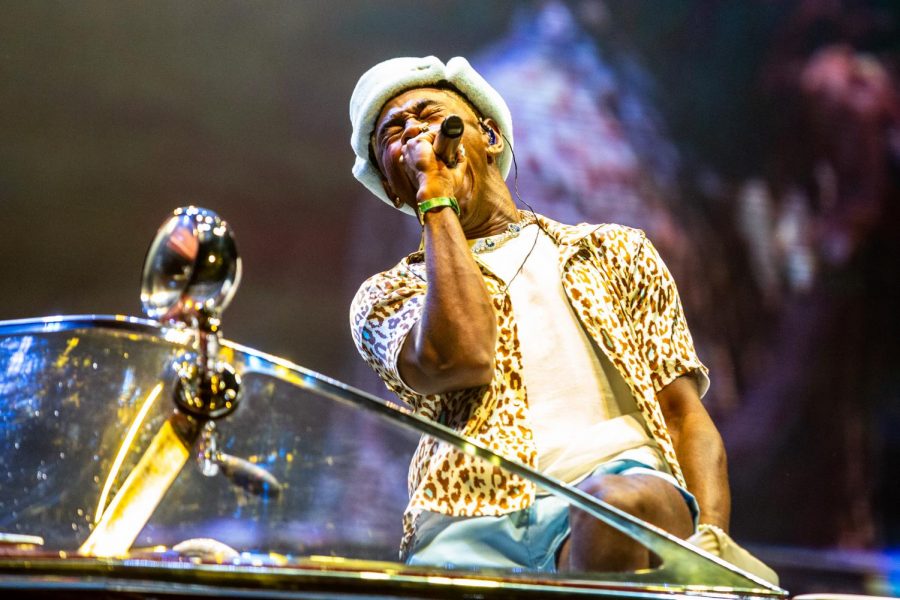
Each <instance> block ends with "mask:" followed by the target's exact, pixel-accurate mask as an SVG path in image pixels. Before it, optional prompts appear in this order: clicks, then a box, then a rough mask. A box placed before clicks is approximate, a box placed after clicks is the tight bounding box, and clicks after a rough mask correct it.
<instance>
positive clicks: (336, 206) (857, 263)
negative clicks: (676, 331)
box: [0, 0, 900, 590]
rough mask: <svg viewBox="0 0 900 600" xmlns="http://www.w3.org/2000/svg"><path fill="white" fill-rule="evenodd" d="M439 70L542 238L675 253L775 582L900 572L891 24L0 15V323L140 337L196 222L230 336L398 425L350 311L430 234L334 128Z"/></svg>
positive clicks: (569, 12)
mask: <svg viewBox="0 0 900 600" xmlns="http://www.w3.org/2000/svg"><path fill="white" fill-rule="evenodd" d="M426 54H435V55H437V56H439V57H441V58H443V59H447V58H449V57H451V56H454V55H458V54H460V55H465V56H467V57H469V58H470V60H471V61H472V62H473V64H474V65H475V66H476V68H478V69H479V70H480V71H481V72H482V73H483V74H484V75H485V76H486V77H487V78H488V80H490V81H491V82H492V83H494V84H495V85H496V87H497V88H498V89H499V90H500V91H501V93H502V94H503V95H504V96H505V97H506V99H507V100H508V102H509V104H510V107H511V109H512V113H513V120H514V126H515V137H516V155H517V158H518V164H519V169H520V172H519V174H518V187H519V190H520V192H521V195H522V198H523V199H525V200H526V201H527V202H529V203H530V204H531V205H533V206H534V208H535V209H536V210H538V211H539V212H543V213H545V214H547V215H548V216H551V217H553V218H556V219H559V220H563V221H569V222H578V221H591V222H606V221H611V222H619V223H623V224H627V225H631V226H635V227H640V228H643V229H645V230H646V231H647V232H648V234H649V235H650V237H651V239H653V240H654V242H655V243H656V245H657V246H658V247H659V249H660V251H661V253H662V254H663V256H664V258H665V259H666V260H667V262H668V264H669V266H670V268H671V270H672V271H673V272H674V274H675V277H676V279H677V281H678V283H679V288H680V291H681V294H682V299H683V302H684V304H685V309H686V311H687V315H688V320H689V322H690V325H691V328H692V331H693V334H694V339H695V342H696V343H697V346H698V348H699V351H700V354H701V357H702V358H703V359H704V360H705V362H706V363H707V365H708V366H709V367H710V369H711V371H712V381H713V385H712V388H711V390H710V392H709V394H708V396H707V397H706V402H707V406H708V408H709V410H710V412H711V413H712V414H713V416H714V418H715V419H716V420H717V422H718V424H719V426H720V428H721V430H722V433H723V436H724V438H725V442H726V445H727V447H728V450H729V458H730V473H731V481H732V486H733V492H734V525H733V530H734V531H733V532H734V534H735V537H736V538H737V539H739V540H740V541H743V542H746V543H747V544H748V545H749V546H751V547H753V548H754V549H757V550H758V551H759V552H760V554H761V555H763V556H764V557H766V558H768V559H769V560H771V561H772V562H774V563H776V564H780V565H782V568H785V569H788V568H790V565H794V566H797V565H801V566H802V565H804V564H805V565H807V566H811V565H818V566H819V567H822V568H827V569H831V570H832V571H835V572H837V571H841V570H843V572H857V571H858V572H864V571H865V570H866V566H867V565H872V564H876V563H879V564H883V563H884V561H888V562H889V563H892V564H894V565H895V567H896V563H897V561H900V481H898V479H900V477H898V475H900V472H898V471H900V352H898V350H897V349H896V347H895V344H896V341H895V340H897V339H900V316H898V307H900V285H898V281H897V279H898V275H900V267H898V265H900V225H898V217H900V206H898V201H900V188H898V185H900V170H898V169H900V100H898V82H900V75H898V73H900V71H898V67H900V7H898V5H897V4H896V3H894V2H891V1H890V0H882V1H874V0H873V1H869V2H861V1H849V0H847V1H840V0H790V1H787V0H786V1H782V2H776V1H762V0H758V1H747V2H737V1H733V2H721V1H716V0H683V1H677V2H669V1H665V0H658V1H651V0H642V1H632V0H618V1H612V0H608V1H605V2H604V1H597V0H594V1H580V2H561V1H556V2H483V1H481V0H466V1H455V2H431V1H422V0H409V1H393V2H369V1H362V0H341V2H339V3H320V2H300V1H296V2H273V1H266V2H235V1H229V2H209V1H195V2H175V1H171V2H153V3H150V2H146V3H144V2H130V3H121V2H113V1H85V2H55V1H37V2H7V3H4V6H3V9H2V17H0V319H13V318H21V317H28V316H44V315H50V314H77V313H125V314H138V313H139V299H138V295H139V277H140V270H141V266H142V261H143V257H144V252H145V250H146V248H147V245H148V244H149V242H150V240H151V238H152V236H153V234H154V232H155V231H156V228H157V227H158V226H159V224H160V223H161V222H162V221H163V219H165V218H166V217H167V215H168V214H169V212H170V211H171V210H172V209H174V208H175V207H177V206H182V205H186V204H197V205H201V206H204V207H207V208H211V209H213V210H216V211H218V212H219V213H220V214H221V215H222V216H223V217H224V218H226V219H227V220H228V221H229V222H230V223H231V224H232V226H233V227H234V229H235V231H236V235H237V241H238V246H239V250H240V252H241V255H242V257H243V260H244V267H245V277H244V280H243V284H242V287H241V289H240V290H239V291H238V294H237V296H236V299H235V301H234V303H233V304H232V307H231V308H230V309H229V310H228V311H227V312H226V314H225V319H224V331H225V334H226V336H227V337H229V338H230V339H233V340H235V341H238V342H241V343H244V344H247V345H250V346H253V347H256V348H258V349H261V350H263V351H266V352H270V353H273V354H277V355H281V356H284V357H286V358H288V359H291V360H293V361H295V362H297V363H300V364H301V365H304V366H306V367H309V368H311V369H314V370H317V371H320V372H323V373H325V374H327V375H330V376H332V377H335V378H337V379H340V380H342V381H346V382H349V383H351V384H353V385H356V386H358V387H362V388H364V389H366V390H369V391H372V392H375V393H377V394H379V395H380V396H382V397H387V394H388V393H387V392H386V391H385V390H384V388H383V387H382V386H381V385H380V382H378V381H376V380H374V376H372V375H371V374H370V373H369V372H368V371H367V369H366V367H365V366H364V365H363V364H362V362H361V360H360V359H359V358H358V356H357V354H356V352H355V350H354V348H353V345H352V343H351V340H350V336H349V333H348V325H347V307H348V305H349V302H350V299H351V298H352V296H353V293H354V292H355V290H356V287H357V286H358V285H359V283H360V282H361V281H362V280H363V279H364V278H365V277H366V276H368V275H369V274H371V273H373V272H375V271H378V270H382V269H384V268H387V267H388V266H390V265H392V264H394V262H396V261H397V260H398V259H399V258H400V257H401V256H403V255H404V254H405V253H407V252H408V251H410V250H411V249H413V248H414V247H415V245H416V244H417V241H418V226H417V224H416V223H415V221H414V220H413V219H411V218H408V217H405V216H403V215H401V214H400V213H397V212H395V211H393V210H391V209H389V208H388V207H387V206H385V205H383V204H381V203H380V202H379V201H377V200H375V199H374V197H371V196H367V193H366V192H365V190H364V189H363V188H362V187H361V186H360V185H359V184H357V183H356V182H355V180H354V179H353V178H352V176H351V174H350V166H351V164H352V153H351V151H350V148H349V144H348V140H349V136H350V126H349V120H348V118H347V110H346V107H347V102H348V100H349V95H350V92H351V90H352V88H353V85H354V84H355V81H356V78H357V77H358V76H359V75H360V74H361V73H362V72H363V71H364V70H365V69H367V68H368V67H369V66H371V65H372V64H374V63H375V62H377V61H379V60H382V59H385V58H389V57H392V56H397V55H415V56H419V55H426ZM509 182H510V183H512V176H511V177H510V180H509ZM370 443H371V444H372V447H373V449H377V448H378V447H385V446H390V445H391V443H392V442H391V440H385V439H372V440H370ZM373 467H374V468H376V469H377V466H375V465H368V466H367V467H366V469H367V470H368V472H370V473H371V469H372V468H373ZM377 476H378V477H394V478H396V479H397V485H398V489H401V490H402V488H403V478H404V476H405V474H404V473H402V472H398V473H380V474H378V475H377ZM863 583H865V582H863ZM785 584H786V585H787V584H789V582H788V581H786V582H785ZM876 588H877V586H876ZM866 589H870V590H871V589H873V588H872V586H871V585H870V586H869V587H868V588H866Z"/></svg>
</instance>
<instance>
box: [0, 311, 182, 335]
mask: <svg viewBox="0 0 900 600" xmlns="http://www.w3.org/2000/svg"><path fill="white" fill-rule="evenodd" d="M100 328H103V329H123V330H128V331H133V332H136V333H149V334H152V335H157V336H159V337H165V334H166V331H168V329H167V328H165V327H163V326H162V325H160V324H159V323H157V322H156V321H150V320H148V319H140V318H138V317H129V316H126V315H57V316H52V317H38V318H31V319H13V320H9V321H0V335H19V334H26V333H50V332H54V331H73V330H75V329H100Z"/></svg>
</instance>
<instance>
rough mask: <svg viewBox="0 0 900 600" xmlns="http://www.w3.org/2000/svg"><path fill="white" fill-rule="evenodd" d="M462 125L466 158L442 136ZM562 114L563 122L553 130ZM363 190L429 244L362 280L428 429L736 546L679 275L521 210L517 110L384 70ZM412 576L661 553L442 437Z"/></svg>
mask: <svg viewBox="0 0 900 600" xmlns="http://www.w3.org/2000/svg"><path fill="white" fill-rule="evenodd" d="M450 115H458V116H459V117H460V118H461V119H462V121H463V124H464V131H463V134H462V138H461V143H460V145H459V148H458V149H457V150H456V151H455V152H454V153H453V154H452V155H451V156H443V155H442V154H441V152H436V150H435V142H436V139H437V137H438V135H439V133H438V132H439V130H440V127H441V124H442V123H443V121H444V120H445V119H446V118H447V117H448V116H450ZM551 118H552V115H551ZM350 120H351V122H352V125H353V134H352V138H351V145H352V147H353V150H354V153H355V154H356V164H355V165H354V167H353V174H354V175H355V176H356V178H357V179H358V180H359V181H360V182H362V183H363V185H365V186H366V187H367V188H368V189H369V190H370V191H371V192H372V193H374V194H375V195H376V196H378V197H379V198H380V199H381V200H383V201H385V202H387V203H389V204H391V205H393V206H394V207H395V208H397V209H399V210H401V211H403V212H406V213H408V214H410V215H413V216H414V217H416V218H418V219H419V222H420V223H421V225H422V240H423V241H422V246H421V247H420V249H419V250H418V251H416V252H413V253H412V254H410V255H409V256H407V257H406V258H404V259H403V260H402V261H400V263H398V264H397V265H396V266H395V267H393V268H392V269H390V270H388V271H385V272H383V273H379V274H377V275H374V276H373V277H371V278H369V279H368V280H367V281H366V282H365V283H363V285H362V287H361V288H360V290H359V292H357V294H356V297H355V299H354V301H353V305H352V307H351V312H350V324H351V329H352V335H353V339H354V341H355V343H356V345H357V347H358V348H359V351H360V353H361V354H362V356H363V358H364V359H365V360H366V361H367V362H368V363H369V365H371V366H372V368H373V369H375V371H376V372H377V373H378V375H379V376H380V377H381V378H382V379H383V380H384V382H385V384H386V385H387V387H388V388H389V389H390V390H391V391H393V392H394V393H396V394H397V395H398V396H399V397H400V399H401V400H403V401H404V402H405V403H407V404H408V405H409V406H411V407H412V408H413V409H414V410H415V411H416V412H417V413H418V414H420V415H423V416H425V417H428V418H430V419H433V420H435V421H438V422H440V423H443V424H445V425H447V426H449V427H451V428H453V429H454V430H456V431H457V432H459V433H460V434H462V435H465V436H468V437H471V438H473V439H475V440H477V441H479V442H481V443H483V444H485V445H486V446H488V447H490V448H491V449H492V450H494V451H495V452H497V453H499V454H502V455H504V456H507V457H510V458H513V459H515V460H518V461H521V462H522V463H524V464H527V465H529V466H532V467H535V468H537V469H539V470H541V471H542V472H544V473H546V474H548V475H550V476H553V477H556V478H558V479H560V480H562V481H565V482H567V483H569V484H572V485H576V486H578V487H579V488H581V489H582V490H585V491H587V492H588V493H590V494H592V495H594V496H596V497H597V498H600V499H602V500H604V501H605V502H608V503H610V504H612V505H613V506H616V507H618V508H621V509H622V510H625V511H627V512H629V513H631V514H633V515H635V516H637V517H639V518H641V519H643V520H645V521H647V522H649V523H652V524H654V525H656V526H658V527H661V528H663V529H665V530H666V531H669V532H671V533H672V534H674V535H676V536H679V537H682V538H688V537H690V536H692V535H693V536H696V537H695V539H700V537H704V536H705V537H706V538H708V541H709V542H710V543H709V544H707V545H706V546H705V547H707V548H708V549H711V550H713V551H715V547H714V546H715V543H714V542H715V541H716V540H717V539H722V536H724V537H727V536H726V534H725V532H726V531H727V530H728V521H729V511H730V496H729V489H728V481H727V473H726V462H725V452H724V447H723V444H722V440H721V437H720V436H719V433H718V431H717V430H716V428H715V426H714V425H713V423H712V421H711V419H710V417H709V415H708V414H707V412H706V410H705V409H704V407H703V405H702V404H701V402H700V397H701V395H702V394H703V393H704V392H705V391H706V389H707V388H708V386H709V380H708V378H707V371H706V368H705V367H704V366H703V364H702V363H701V362H700V360H699V359H698V358H697V355H696V353H695V351H694V347H693V342H692V340H691V336H690V333H689V332H688V328H687V325H686V323H685V318H684V314H683V312H682V308H681V303H680V301H679V298H678V294H677V291H676V289H675V284H674V282H673V281H672V278H671V276H670V274H669V272H668V270H667V269H666V267H665V265H664V264H663V262H662V260H661V259H660V257H659V255H658V254H657V252H656V250H655V249H654V247H653V245H652V244H651V243H650V241H649V240H648V239H647V238H646V237H645V235H644V233H643V232H641V231H638V230H635V229H630V228H627V227H622V226H618V225H585V224H582V225H576V226H570V225H563V224H560V223H556V222H554V221H552V220H550V219H547V218H545V217H543V216H541V215H536V214H534V213H533V212H530V211H529V212H526V211H520V210H518V209H517V208H516V205H515V203H514V202H513V199H512V196H511V194H510V191H509V189H508V188H507V186H506V183H505V179H506V176H507V174H508V173H509V171H510V165H511V163H512V151H513V132H512V119H511V116H510V113H509V109H508V107H507V106H506V103H505V102H504V101H503V99H502V98H501V97H500V95H499V94H498V93H497V91H496V90H494V89H493V88H492V87H491V86H490V85H489V84H488V83H487V82H486V81H485V80H484V79H483V78H482V77H481V76H480V75H479V74H478V73H477V72H476V71H475V70H474V69H473V68H472V67H471V66H470V65H469V63H468V62H467V61H466V60H465V59H464V58H461V57H457V58H453V59H451V60H450V61H449V62H447V64H446V65H445V64H444V63H442V62H441V61H440V60H438V59H437V58H435V57H433V56H430V57H426V58H396V59H392V60H388V61H385V62H382V63H380V64H378V65H375V66H374V67H372V68H371V69H370V70H369V71H367V72H366V73H365V74H364V75H363V76H362V77H361V78H360V80H359V82H358V83H357V85H356V89H355V90H354V91H353V95H352V98H351V100H350ZM409 490H410V495H411V497H410V502H409V506H408V508H407V511H406V514H405V517H404V531H405V535H404V539H403V542H402V546H401V548H402V549H401V554H402V555H403V556H404V557H405V558H406V560H407V562H409V563H410V564H429V565H456V566H472V567H497V568H513V567H518V568H525V569H531V570H545V571H554V570H557V569H559V570H584V571H586V570H591V571H597V570H600V571H609V570H634V569H640V568H647V567H649V566H652V565H651V563H652V557H651V556H650V555H649V553H648V552H647V550H646V549H644V548H643V547H642V546H641V545H640V544H638V543H636V542H634V541H633V540H631V539H630V538H628V537H626V536H624V535H622V534H620V533H618V532H617V531H615V530H614V529H612V528H610V527H609V526H607V525H605V524H604V523H602V522H600V521H598V520H596V519H594V518H593V517H590V516H588V515H585V514H584V513H582V512H580V511H577V510H571V511H570V510H569V508H568V506H567V505H566V503H565V502H563V501H562V500H560V499H558V498H556V497H554V496H549V495H539V494H537V493H536V489H535V486H534V485H533V484H531V483H529V482H528V481H526V480H523V479H522V478H519V477H517V476H515V475H512V474H510V473H507V472H505V471H502V470H501V469H499V468H498V467H493V466H491V465H489V464H487V463H486V462H483V461H481V460H479V459H477V458H473V457H470V456H467V455H465V454H463V453H461V452H459V451H457V450H456V449H454V448H452V447H450V446H448V445H446V444H442V443H439V442H436V441H435V440H433V439H431V438H428V437H425V438H423V439H422V440H421V442H420V444H419V447H418V449H417V451H416V454H415V457H414V459H413V461H412V464H411V466H410V476H409Z"/></svg>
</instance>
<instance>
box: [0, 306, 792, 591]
mask: <svg viewBox="0 0 900 600" xmlns="http://www.w3.org/2000/svg"><path fill="white" fill-rule="evenodd" d="M93 328H97V329H99V328H110V329H120V330H128V331H133V332H139V333H145V334H150V335H156V336H158V337H161V338H164V339H169V337H176V338H177V337H181V336H182V335H184V334H187V335H188V336H189V335H190V332H189V331H187V330H175V329H167V328H165V327H163V326H162V325H160V324H159V323H156V322H154V321H148V320H146V319H139V318H135V317H127V316H122V315H74V316H55V317H47V318H37V319H19V320H15V321H2V322H0V335H15V334H23V333H39V332H53V331H69V330H75V329H93ZM171 334H175V335H171ZM222 346H223V347H226V348H231V349H232V350H234V351H235V352H239V353H241V354H243V355H244V356H245V357H247V358H249V359H250V360H246V358H245V362H246V365H245V370H244V373H245V374H246V373H259V374H264V375H269V376H272V377H275V378H277V379H280V380H282V381H285V382H287V383H291V384H293V385H296V386H297V387H300V388H302V389H307V390H310V391H312V392H315V393H317V394H319V395H321V396H324V397H326V398H331V399H333V400H337V401H340V402H344V403H349V404H352V405H355V406H358V407H360V408H363V409H364V410H367V411H369V412H373V413H375V414H377V415H379V416H381V417H383V418H386V419H388V420H390V421H394V422H396V423H399V424H400V425H402V426H404V427H406V428H408V429H412V430H414V431H416V432H418V433H425V434H427V435H430V436H432V437H434V438H436V439H438V440H441V441H443V442H446V443H449V444H451V445H453V446H454V447H456V448H458V449H460V450H462V451H463V452H465V453H467V454H469V455H472V456H478V457H481V458H483V459H485V460H487V461H488V462H490V463H491V464H494V465H497V466H499V467H502V468H504V469H506V470H508V471H510V472H512V473H515V474H517V475H520V476H522V477H524V478H526V479H530V480H531V481H533V482H535V483H537V484H538V485H540V486H541V487H542V488H544V489H546V490H547V491H550V492H552V493H553V494H555V495H557V496H560V497H562V498H564V499H566V500H567V501H569V502H570V503H571V504H572V505H574V506H576V507H578V508H580V509H581V510H584V511H585V512H587V513H589V514H591V515H593V516H594V517H596V518H598V519H600V520H602V521H603V522H605V523H607V524H608V525H610V526H612V527H615V528H616V529H618V530H619V531H621V532H623V533H625V534H626V535H628V536H629V537H631V538H633V539H635V540H637V541H639V542H641V543H642V544H643V545H644V546H645V547H647V548H648V549H650V550H652V551H653V552H654V553H655V554H657V555H658V556H659V557H660V558H661V559H662V562H663V565H662V567H660V568H659V569H656V570H652V571H644V572H640V573H604V574H602V577H603V578H604V579H605V580H608V581H623V580H626V579H632V580H634V579H638V580H640V581H642V582H654V583H659V584H665V585H666V588H667V590H671V591H676V590H682V591H689V592H698V591H717V592H726V593H728V592H734V591H740V592H741V593H747V594H750V595H757V596H758V595H762V596H771V597H786V596H787V595H788V593H787V592H786V591H785V590H783V589H781V588H779V587H777V586H774V585H772V584H770V583H768V582H766V581H764V580H762V579H760V578H758V577H756V576H754V575H751V574H749V573H746V572H744V571H742V570H741V569H738V568H737V567H735V566H733V565H731V564H729V563H727V562H725V561H723V560H722V559H720V558H718V557H716V556H713V555H711V554H708V553H706V552H704V551H702V550H699V549H697V548H696V547H694V546H692V545H691V544H688V543H687V542H685V541H684V540H681V539H678V538H676V537H674V536H672V535H669V534H668V533H666V532H665V531H663V530H662V529H659V528H658V527H654V526H653V525H650V524H648V523H645V522H643V521H641V520H640V519H637V518H635V517H633V516H632V515H630V514H628V513H626V512H623V511H621V510H619V509H617V508H615V507H613V506H611V505H609V504H606V503H605V502H602V501H601V500H598V499H597V498H594V497H593V496H591V495H589V494H587V493H585V492H583V491H581V490H579V489H577V488H574V487H571V486H568V485H566V484H564V483H562V482H560V481H558V480H556V479H553V478H551V477H547V476H546V475H544V474H542V473H540V472H538V471H535V470H534V469H531V468H530V467H527V466H525V465H523V464H522V463H519V462H517V461H513V460H510V459H507V458H504V457H502V456H500V455H498V454H495V453H494V452H492V451H491V450H490V449H488V448H487V447H486V446H484V445H482V444H480V443H478V442H475V441H473V440H469V439H466V438H464V437H462V436H460V435H459V434H457V433H456V432H455V431H453V430H452V429H450V428H449V427H446V426H444V425H441V424H439V423H436V422H434V421H431V420H428V419H425V418H423V417H420V416H418V415H415V414H413V413H412V412H410V411H409V410H407V409H404V408H401V407H399V406H397V405H395V404H392V403H389V402H387V401H386V400H383V399H381V398H378V397H377V396H374V395H372V394H369V393H367V392H364V391H362V390H358V389H356V388H353V387H351V386H348V385H346V384H344V383H341V382H339V381H337V380H335V379H332V378H330V377H326V376H324V375H321V374H319V373H316V372H315V371H311V370H309V369H306V368H304V367H301V366H300V365H297V364H294V363H292V362H290V361H288V360H285V359H283V358H279V357H277V356H273V355H271V354H266V353H264V352H260V351H258V350H254V349H253V348H250V347H248V346H243V345H241V344H237V343H234V342H230V341H227V340H223V341H222ZM254 359H255V360H254ZM673 584H674V585H673Z"/></svg>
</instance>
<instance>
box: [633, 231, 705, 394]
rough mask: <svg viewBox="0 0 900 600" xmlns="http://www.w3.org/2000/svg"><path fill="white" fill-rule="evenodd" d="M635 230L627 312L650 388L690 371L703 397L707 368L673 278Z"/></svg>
mask: <svg viewBox="0 0 900 600" xmlns="http://www.w3.org/2000/svg"><path fill="white" fill-rule="evenodd" d="M635 233H636V235H637V238H636V239H635V243H636V245H637V249H636V251H635V253H634V258H633V260H632V262H631V265H630V267H631V273H630V278H629V279H630V285H631V294H630V307H631V311H630V312H631V316H632V319H633V322H634V332H635V335H636V337H637V341H638V346H639V351H640V352H641V353H642V355H643V357H644V359H645V361H646V364H647V365H648V366H649V368H650V377H651V380H652V382H653V387H654V389H655V390H656V391H657V392H659V390H661V389H662V388H664V387H666V386H667V385H668V384H669V383H671V382H672V381H674V380H675V379H676V378H678V377H680V376H682V375H686V374H691V375H693V376H694V378H695V379H696V381H697V387H698V389H699V392H700V396H701V397H702V396H703V395H704V394H706V391H707V390H708V389H709V371H708V370H707V368H706V367H705V366H704V365H703V363H702V362H700V358H699V357H698V356H697V352H696V351H695V350H694V341H693V339H692V338H691V332H690V331H689V330H688V326H687V321H686V319H685V316H684V309H683V308H682V305H681V299H680V298H679V296H678V289H677V288H676V287H675V281H674V279H672V274H671V273H670V272H669V269H668V268H667V267H666V265H665V263H664V262H663V260H662V258H661V257H660V256H659V253H658V252H657V250H656V248H655V247H654V246H653V244H652V243H651V242H650V240H649V239H647V236H646V235H644V233H643V232H640V231H636V232H635Z"/></svg>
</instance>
